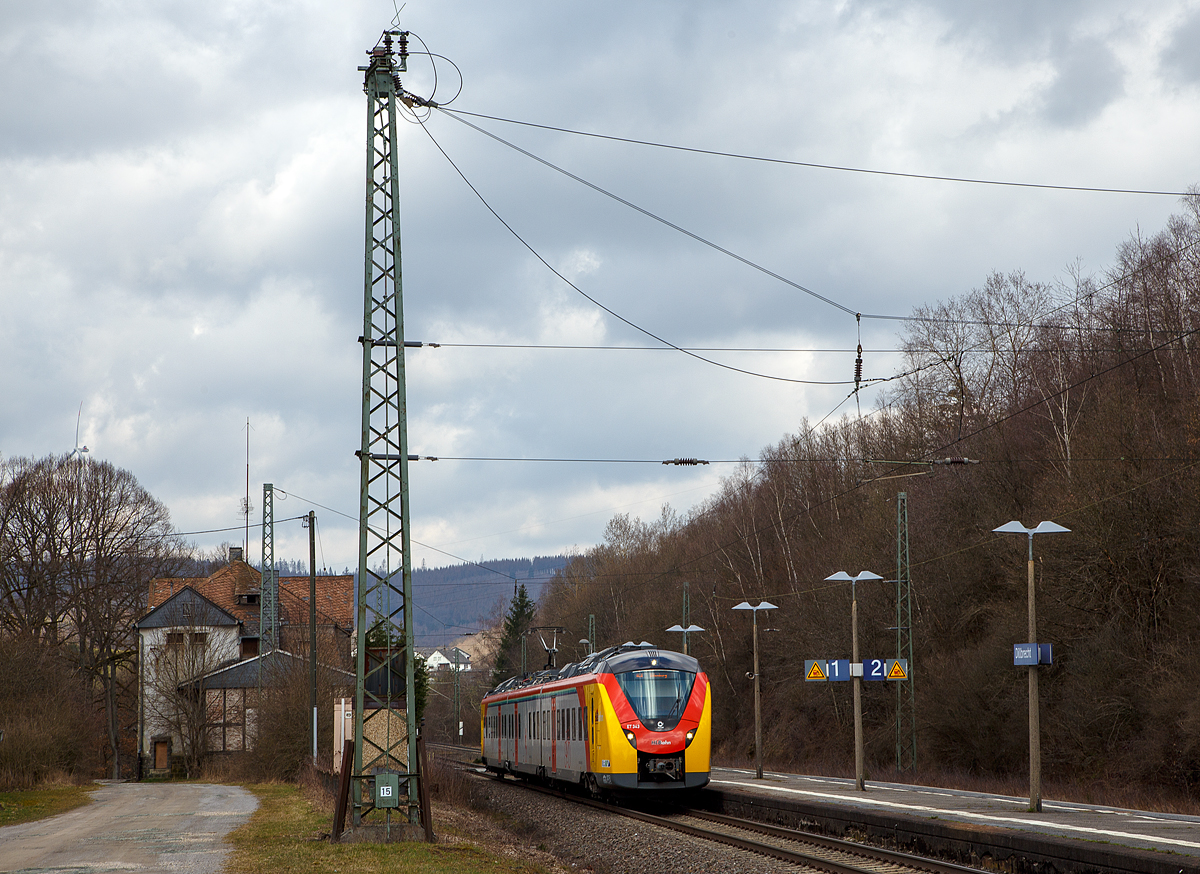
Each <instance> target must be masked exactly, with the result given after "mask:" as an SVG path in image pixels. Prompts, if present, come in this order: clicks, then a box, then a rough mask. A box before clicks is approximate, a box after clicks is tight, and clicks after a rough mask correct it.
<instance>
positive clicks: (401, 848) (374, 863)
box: [226, 783, 550, 874]
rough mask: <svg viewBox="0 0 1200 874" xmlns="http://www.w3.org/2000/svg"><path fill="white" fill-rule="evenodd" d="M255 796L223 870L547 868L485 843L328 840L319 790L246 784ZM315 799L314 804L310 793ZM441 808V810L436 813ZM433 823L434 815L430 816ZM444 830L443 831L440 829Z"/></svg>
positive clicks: (517, 873)
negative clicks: (254, 805) (251, 811)
mask: <svg viewBox="0 0 1200 874" xmlns="http://www.w3.org/2000/svg"><path fill="white" fill-rule="evenodd" d="M248 788H249V789H250V791H252V792H253V793H254V794H255V795H256V796H258V799H259V808H258V810H256V811H255V813H254V815H253V816H252V817H251V818H250V821H249V822H248V823H247V824H246V825H244V826H242V827H241V828H239V829H237V830H236V831H235V832H233V833H232V834H231V835H230V836H229V841H230V843H232V844H233V846H234V852H233V855H232V856H231V858H230V859H229V862H228V863H227V864H226V870H227V871H229V872H242V874H259V872H261V874H276V872H278V871H297V870H303V871H307V872H313V874H320V872H337V874H389V872H400V871H403V872H412V874H476V872H478V874H483V872H489V874H497V872H511V874H547V872H548V871H549V870H550V869H549V868H548V867H547V866H545V865H543V864H541V863H539V862H537V861H534V860H531V859H530V858H529V855H528V853H521V854H516V853H514V854H512V855H509V854H507V853H496V852H493V851H492V849H491V848H490V847H489V846H488V845H487V843H486V842H483V841H477V840H462V839H449V840H447V839H446V834H443V835H442V836H441V840H439V842H438V843H437V844H425V843H391V844H370V843H340V844H331V843H330V842H329V841H328V840H327V839H326V835H327V834H328V832H329V826H330V822H331V820H332V815H331V811H332V805H331V804H329V805H327V804H326V802H327V801H331V799H328V797H327V795H326V793H324V791H323V789H321V788H320V787H315V786H308V787H306V790H301V789H300V787H298V786H295V785H288V784H282V783H277V784H258V785H253V786H249V787H248ZM314 793H315V797H316V799H317V801H318V803H315V804H314V802H313V794H314ZM439 812H440V811H439ZM434 821H435V823H437V822H438V817H437V816H435V818H434ZM443 831H445V830H443Z"/></svg>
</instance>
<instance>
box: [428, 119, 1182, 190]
mask: <svg viewBox="0 0 1200 874" xmlns="http://www.w3.org/2000/svg"><path fill="white" fill-rule="evenodd" d="M437 108H438V109H441V110H442V112H444V113H446V114H447V115H450V116H451V117H453V116H455V115H469V116H471V117H472V118H484V119H487V120H488V121H499V122H503V123H504V124H516V125H521V126H523V127H532V128H539V129H541V130H549V131H555V132H557V133H564V134H571V135H573V136H580V137H590V138H592V139H598V140H609V141H612V142H617V143H629V144H631V145H636V146H649V147H651V148H655V149H669V150H671V151H676V152H691V153H693V154H697V155H712V156H714V157H718V158H736V159H738V160H741V161H756V162H759V163H765V164H782V165H785V166H790V167H808V168H810V169H814V170H836V171H838V172H841V173H862V174H867V175H871V176H894V177H899V178H901V179H922V180H926V181H931V182H957V183H964V184H969V185H993V186H1002V187H1009V188H1035V189H1043V190H1048V191H1077V192H1082V193H1090V194H1139V195H1149V196H1155V197H1185V196H1187V195H1188V194H1191V193H1192V192H1189V191H1160V190H1156V189H1147V188H1105V187H1098V186H1084V185H1057V184H1050V183H1041V182H1012V181H1006V180H1001V179H977V178H971V177H967V176H938V175H935V174H930V173H905V172H900V171H896V170H875V169H870V168H867V167H850V166H845V165H838V164H820V163H816V162H812V161H793V160H788V159H786V158H769V157H766V156H763V155H747V154H742V153H738V152H723V151H718V150H715V149H701V148H696V147H692V146H680V145H673V144H671V143H659V142H654V141H653V140H638V139H633V138H630V137H618V136H613V135H611V134H600V133H593V132H590V131H579V130H571V129H570V128H564V127H554V126H552V125H548V124H535V123H534V122H529V121H518V120H516V119H512V118H501V117H499V116H495V115H484V114H482V113H478V112H467V111H466V110H462V109H446V108H445V107H443V106H438V107H437Z"/></svg>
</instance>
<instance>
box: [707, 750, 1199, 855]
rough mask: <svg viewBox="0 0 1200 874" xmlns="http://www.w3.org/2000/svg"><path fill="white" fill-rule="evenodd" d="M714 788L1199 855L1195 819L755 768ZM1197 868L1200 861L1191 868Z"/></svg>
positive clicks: (719, 773) (717, 772)
mask: <svg viewBox="0 0 1200 874" xmlns="http://www.w3.org/2000/svg"><path fill="white" fill-rule="evenodd" d="M709 785H710V786H711V787H712V788H713V789H723V790H726V791H730V792H735V791H736V792H746V793H752V794H757V795H763V796H767V797H772V796H774V797H777V798H787V799H791V800H792V801H807V802H826V803H830V804H836V805H837V806H838V807H843V808H858V809H862V810H869V811H872V812H873V813H876V814H883V815H887V814H888V813H892V814H896V815H898V816H905V817H915V818H926V819H937V820H942V821H950V822H961V823H965V824H969V825H975V826H984V827H988V828H995V829H1011V830H1014V831H1024V832H1031V833H1039V834H1045V835H1054V836H1056V837H1061V838H1069V839H1074V840H1079V841H1089V842H1101V843H1109V844H1116V845H1119V846H1125V847H1136V848H1139V849H1145V850H1159V851H1162V852H1168V853H1178V854H1180V855H1186V856H1193V857H1200V817H1197V816H1183V815H1179V814H1171V813H1152V812H1146V811H1139V810H1125V809H1122V808H1117V807H1111V806H1107V805H1102V804H1101V805H1096V804H1078V803H1075V802H1070V801H1055V800H1053V799H1043V800H1042V810H1041V811H1040V812H1038V813H1030V812H1029V810H1028V807H1029V799H1028V798H1027V797H1026V798H1014V797H1011V796H1004V795H987V794H984V793H981V792H967V791H963V790H958V789H938V788H935V787H929V786H907V785H902V784H897V783H874V782H870V781H868V782H867V784H866V790H865V791H861V792H860V791H858V790H857V789H855V788H854V781H853V780H850V779H843V778H838V777H805V776H800V775H796V774H782V773H777V772H773V771H764V772H763V779H761V780H759V779H756V778H755V776H754V771H753V770H747V769H740V768H713V770H712V782H711V783H710V784H709ZM1195 862H1196V860H1195V859H1194V860H1192V861H1191V864H1195Z"/></svg>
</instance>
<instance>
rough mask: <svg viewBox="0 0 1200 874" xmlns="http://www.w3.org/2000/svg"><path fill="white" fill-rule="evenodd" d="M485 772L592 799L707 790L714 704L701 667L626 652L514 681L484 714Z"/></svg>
mask: <svg viewBox="0 0 1200 874" xmlns="http://www.w3.org/2000/svg"><path fill="white" fill-rule="evenodd" d="M480 720H481V724H480V737H481V738H482V742H481V747H482V756H483V764H484V766H485V767H486V768H487V769H488V770H489V771H492V772H493V773H496V774H498V775H503V774H505V773H509V774H514V775H517V776H525V777H533V778H540V779H545V780H548V781H550V782H555V783H560V784H573V785H578V786H580V787H582V788H583V789H586V790H587V791H588V792H590V793H591V794H593V795H605V794H614V795H615V794H644V793H647V792H671V791H673V790H674V791H679V790H689V789H699V788H700V787H702V786H704V785H706V784H707V783H708V779H709V751H710V747H711V740H712V697H711V693H710V689H709V683H708V677H707V676H706V675H705V673H704V672H703V671H702V670H700V663H699V662H697V661H696V660H695V659H694V658H692V657H691V656H688V655H684V654H683V653H678V652H671V651H669V650H660V649H658V648H657V647H656V646H654V645H653V644H650V643H644V642H643V643H632V642H630V643H625V644H622V645H620V646H614V647H610V648H608V649H605V650H601V651H600V652H597V653H595V654H593V655H590V656H588V657H587V658H586V659H584V660H583V661H580V662H577V663H574V664H570V665H567V666H566V667H564V668H562V669H560V670H555V669H547V670H543V671H538V672H537V673H534V674H531V675H529V676H527V677H521V678H516V677H514V678H513V679H511V680H507V681H505V682H504V683H502V684H500V685H499V686H497V687H496V688H495V689H493V690H492V691H491V692H489V693H488V694H487V695H486V696H485V697H484V699H483V702H482V703H481V705H480Z"/></svg>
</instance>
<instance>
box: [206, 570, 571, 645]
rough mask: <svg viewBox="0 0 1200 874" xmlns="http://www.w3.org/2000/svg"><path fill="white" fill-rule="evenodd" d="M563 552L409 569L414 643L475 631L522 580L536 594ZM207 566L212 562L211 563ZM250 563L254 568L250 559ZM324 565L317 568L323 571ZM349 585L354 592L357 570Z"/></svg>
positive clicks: (504, 607)
mask: <svg viewBox="0 0 1200 874" xmlns="http://www.w3.org/2000/svg"><path fill="white" fill-rule="evenodd" d="M568 558H569V556H565V555H539V556H535V557H533V558H498V559H492V560H489V561H481V562H478V563H476V562H466V563H463V564H455V565H450V566H448V567H436V568H423V567H421V568H413V601H414V602H415V607H416V609H415V610H413V631H414V632H415V633H416V637H417V646H443V645H444V644H446V643H448V642H449V641H452V640H453V639H454V638H456V637H459V636H461V635H463V634H467V633H469V632H472V631H478V630H480V629H481V628H482V627H483V625H484V623H485V622H486V621H487V620H488V618H489V617H490V616H492V614H494V613H495V614H497V615H500V616H503V615H504V611H506V610H507V609H508V605H509V602H510V601H512V596H513V588H514V587H515V586H517V585H520V584H522V583H524V584H525V590H526V591H527V592H529V597H530V598H533V599H534V600H535V601H536V600H537V599H538V598H539V597H540V596H541V594H542V589H543V588H544V587H545V585H546V582H547V581H548V580H549V579H550V578H551V577H552V576H554V574H555V572H556V571H558V570H559V568H562V567H563V566H565V565H566V563H567V561H568ZM209 565H212V566H211V568H210V567H209ZM218 567H220V564H219V563H217V562H194V563H193V566H192V567H189V571H192V573H191V574H190V575H191V576H205V575H207V574H209V573H211V572H212V571H214V570H216V569H217V568H218ZM255 567H258V565H257V564H256V565H255ZM275 567H276V569H277V570H278V571H279V575H280V576H307V575H308V562H307V561H303V560H299V559H298V560H296V561H290V560H288V559H276V561H275ZM326 572H327V571H325V570H324V569H323V570H322V571H319V572H318V573H326ZM345 572H346V573H353V574H354V590H355V595H356V597H357V593H358V573H357V572H356V571H352V570H351V569H350V568H346V571H345Z"/></svg>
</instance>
